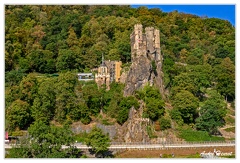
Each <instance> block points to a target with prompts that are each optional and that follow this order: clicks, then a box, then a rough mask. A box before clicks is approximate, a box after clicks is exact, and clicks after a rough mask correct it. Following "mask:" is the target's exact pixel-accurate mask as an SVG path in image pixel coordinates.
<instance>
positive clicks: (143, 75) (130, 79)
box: [124, 56, 152, 96]
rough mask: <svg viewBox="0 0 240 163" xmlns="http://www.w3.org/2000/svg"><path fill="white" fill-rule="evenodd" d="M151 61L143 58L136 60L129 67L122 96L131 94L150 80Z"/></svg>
mask: <svg viewBox="0 0 240 163" xmlns="http://www.w3.org/2000/svg"><path fill="white" fill-rule="evenodd" d="M151 69H152V66H151V61H150V60H148V58H147V57H145V56H140V57H139V58H136V59H135V61H134V62H132V65H131V67H130V70H129V73H128V75H127V79H126V81H125V84H126V86H125V89H124V96H128V95H131V94H133V92H134V91H135V90H137V89H139V88H140V87H142V86H144V85H145V84H146V83H148V81H149V80H150V78H151Z"/></svg>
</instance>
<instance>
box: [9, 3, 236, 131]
mask: <svg viewBox="0 0 240 163" xmlns="http://www.w3.org/2000/svg"><path fill="white" fill-rule="evenodd" d="M137 23H141V24H142V25H143V26H144V27H147V26H153V27H154V28H156V29H159V30H160V40H161V53H162V55H163V72H164V85H165V94H166V96H167V100H166V101H163V100H162V98H161V96H160V94H159V92H158V90H157V89H155V88H154V87H149V86H147V87H145V88H144V89H142V90H139V91H137V92H136V93H135V94H134V95H133V96H128V97H123V88H124V84H120V83H112V84H111V85H110V87H111V89H110V90H109V91H106V89H105V88H104V87H103V88H100V89H98V87H97V85H96V83H95V82H94V81H93V82H86V83H84V82H80V81H78V80H77V77H76V73H77V72H90V70H91V69H93V68H96V67H98V66H99V65H100V63H101V57H102V54H104V57H105V59H106V60H121V61H122V62H123V67H126V69H127V67H129V62H131V48H130V34H131V32H132V30H133V27H134V25H135V24H137ZM54 74H55V75H54ZM140 100H143V101H144V103H146V109H145V110H144V117H147V118H150V119H151V120H152V121H153V122H155V123H156V124H157V123H159V124H160V126H161V124H162V126H161V127H160V128H161V130H165V129H168V128H171V125H170V124H171V122H172V123H174V124H176V125H178V126H184V125H186V126H190V128H191V129H193V130H199V131H206V132H208V133H209V134H215V133H216V132H217V130H218V128H219V127H221V126H224V125H225V124H226V123H229V124H231V125H234V120H235V119H234V118H232V116H234V115H232V113H229V112H230V111H229V109H227V104H230V103H231V108H233V109H234V107H235V106H234V105H235V27H233V26H232V25H231V24H230V22H228V21H226V20H220V19H217V18H207V17H198V16H195V15H190V14H185V13H179V12H178V11H174V12H170V13H165V12H162V11H161V10H160V9H148V8H146V7H140V8H137V9H135V8H131V7H130V6H125V5H124V6H110V5H106V6H94V5H92V6H80V5H74V6H73V5H55V6H51V5H37V6H36V5H6V6H5V113H6V114H5V117H6V119H5V127H6V130H7V131H10V133H11V132H14V131H19V130H27V128H28V127H29V126H30V125H31V124H33V123H34V122H37V121H42V122H44V124H47V125H49V124H50V122H53V121H54V122H57V123H58V124H62V125H63V124H64V125H65V124H71V123H73V122H76V121H81V122H82V123H84V124H89V123H90V122H91V121H93V120H94V119H95V118H97V117H98V115H99V114H100V112H101V113H103V114H105V115H107V116H108V117H109V118H112V119H115V120H116V121H115V122H116V123H118V124H120V125H122V124H123V123H124V122H126V121H127V118H128V112H129V109H130V108H131V107H132V106H134V107H135V108H138V107H139V101H140ZM165 103H168V104H170V105H171V109H168V108H167V107H166V106H165ZM229 114H231V115H232V116H227V115H229ZM115 122H114V123H115ZM105 123H106V122H105Z"/></svg>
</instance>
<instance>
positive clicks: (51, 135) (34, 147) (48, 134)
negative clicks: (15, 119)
mask: <svg viewBox="0 0 240 163" xmlns="http://www.w3.org/2000/svg"><path fill="white" fill-rule="evenodd" d="M28 132H29V136H30V138H29V139H26V140H23V141H22V142H21V144H20V145H19V146H17V147H16V148H12V149H10V151H9V157H10V158H76V157H79V152H80V151H79V150H78V149H76V148H75V147H73V134H72V132H71V131H70V130H69V129H67V127H56V126H49V125H46V124H45V123H44V122H42V121H36V122H35V123H34V124H32V125H31V126H30V127H29V129H28ZM62 145H67V146H69V148H68V149H65V150H64V149H62Z"/></svg>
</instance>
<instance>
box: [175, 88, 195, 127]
mask: <svg viewBox="0 0 240 163" xmlns="http://www.w3.org/2000/svg"><path fill="white" fill-rule="evenodd" d="M198 103H199V100H198V98H196V97H195V96H194V95H193V94H192V93H191V92H189V91H185V90H182V91H180V92H179V93H177V94H176V95H175V96H174V97H173V100H172V104H173V107H174V109H176V110H178V111H179V112H180V113H181V117H182V119H183V121H184V123H187V124H190V123H194V120H195V118H196V116H197V108H198Z"/></svg>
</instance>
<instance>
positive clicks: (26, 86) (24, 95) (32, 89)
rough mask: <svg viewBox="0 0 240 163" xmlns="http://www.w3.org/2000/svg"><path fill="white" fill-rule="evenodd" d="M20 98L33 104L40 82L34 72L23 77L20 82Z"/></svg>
mask: <svg viewBox="0 0 240 163" xmlns="http://www.w3.org/2000/svg"><path fill="white" fill-rule="evenodd" d="M19 89H20V98H21V100H24V101H27V102H28V103H29V104H30V105H32V103H33V100H34V98H35V97H36V96H37V89H38V82H37V78H36V76H35V75H34V74H28V75H27V76H26V77H23V79H22V81H21V82H20V84H19Z"/></svg>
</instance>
